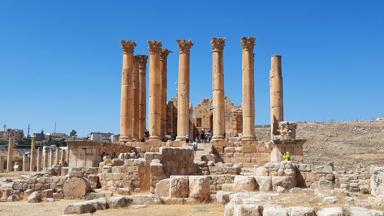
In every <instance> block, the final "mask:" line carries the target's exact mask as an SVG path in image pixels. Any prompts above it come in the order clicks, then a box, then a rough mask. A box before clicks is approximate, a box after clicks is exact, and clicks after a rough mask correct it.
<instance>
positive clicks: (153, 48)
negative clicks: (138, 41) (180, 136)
mask: <svg viewBox="0 0 384 216" xmlns="http://www.w3.org/2000/svg"><path fill="white" fill-rule="evenodd" d="M148 44H149V52H150V55H149V134H150V136H149V139H150V140H160V136H161V116H160V112H161V109H160V104H161V92H160V91H159V90H160V82H161V71H160V51H161V46H162V43H161V42H160V41H149V42H148Z"/></svg>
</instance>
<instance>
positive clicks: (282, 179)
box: [272, 176, 296, 191]
mask: <svg viewBox="0 0 384 216" xmlns="http://www.w3.org/2000/svg"><path fill="white" fill-rule="evenodd" d="M278 186H281V187H283V188H284V189H285V190H286V191H288V190H289V189H291V188H294V187H296V181H295V179H294V178H293V177H292V176H272V188H273V190H274V191H276V189H277V187H278Z"/></svg>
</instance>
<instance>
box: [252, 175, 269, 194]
mask: <svg viewBox="0 0 384 216" xmlns="http://www.w3.org/2000/svg"><path fill="white" fill-rule="evenodd" d="M255 179H256V182H257V184H258V185H259V190H260V191H263V192H268V191H272V176H255Z"/></svg>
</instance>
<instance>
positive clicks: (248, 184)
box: [233, 175, 258, 192]
mask: <svg viewBox="0 0 384 216" xmlns="http://www.w3.org/2000/svg"><path fill="white" fill-rule="evenodd" d="M257 188H258V185H257V182H256V180H255V178H254V177H252V176H241V175H237V176H235V180H234V182H233V190H234V191H235V192H246V191H255V190H257Z"/></svg>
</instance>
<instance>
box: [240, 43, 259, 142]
mask: <svg viewBox="0 0 384 216" xmlns="http://www.w3.org/2000/svg"><path fill="white" fill-rule="evenodd" d="M255 40H256V38H254V37H243V38H241V46H242V74H243V76H242V84H243V85H242V86H243V89H242V90H243V92H242V93H243V104H242V107H243V136H242V138H241V139H242V140H244V141H252V140H256V135H255V83H254V80H255V79H254V51H253V49H254V47H255Z"/></svg>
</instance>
